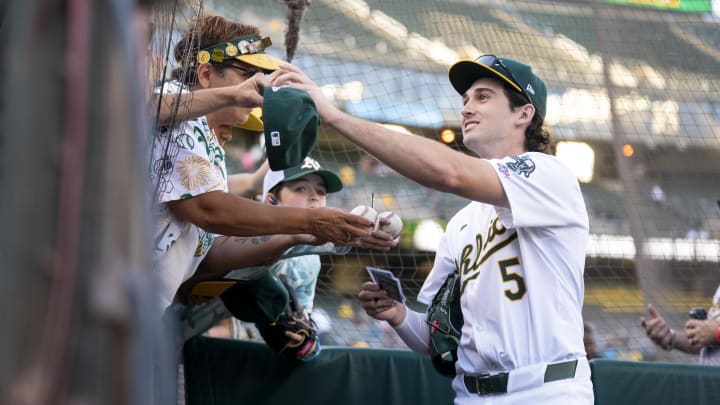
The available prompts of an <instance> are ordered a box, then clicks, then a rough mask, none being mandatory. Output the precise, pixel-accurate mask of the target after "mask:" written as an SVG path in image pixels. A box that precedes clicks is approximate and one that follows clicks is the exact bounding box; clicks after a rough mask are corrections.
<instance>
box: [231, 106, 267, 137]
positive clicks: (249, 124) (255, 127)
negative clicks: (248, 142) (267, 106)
mask: <svg viewBox="0 0 720 405" xmlns="http://www.w3.org/2000/svg"><path fill="white" fill-rule="evenodd" d="M235 126H236V127H237V128H242V129H247V130H248V131H253V132H262V130H263V128H264V125H263V121H262V108H260V107H255V108H253V109H252V111H250V115H248V120H247V121H245V123H244V124H235Z"/></svg>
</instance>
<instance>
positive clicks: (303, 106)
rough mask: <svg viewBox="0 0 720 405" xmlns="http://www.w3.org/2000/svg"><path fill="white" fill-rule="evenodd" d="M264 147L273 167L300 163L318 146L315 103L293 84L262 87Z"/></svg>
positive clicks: (317, 120)
mask: <svg viewBox="0 0 720 405" xmlns="http://www.w3.org/2000/svg"><path fill="white" fill-rule="evenodd" d="M262 111H263V117H262V120H263V125H264V127H265V128H264V137H265V150H266V151H267V157H268V162H269V164H270V169H272V170H285V169H287V168H289V167H292V166H297V165H299V164H301V163H302V162H303V159H305V157H306V156H307V155H308V153H310V151H311V150H312V149H313V148H314V147H315V143H316V142H317V137H318V126H319V123H320V117H319V116H318V112H317V108H316V107H315V102H314V101H313V100H312V98H311V97H310V95H309V94H308V93H307V92H306V91H303V90H299V89H294V88H292V87H268V86H265V87H264V88H263V106H262Z"/></svg>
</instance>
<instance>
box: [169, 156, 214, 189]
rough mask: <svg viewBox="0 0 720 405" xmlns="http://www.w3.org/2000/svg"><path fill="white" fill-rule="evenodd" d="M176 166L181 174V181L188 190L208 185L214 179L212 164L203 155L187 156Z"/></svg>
mask: <svg viewBox="0 0 720 405" xmlns="http://www.w3.org/2000/svg"><path fill="white" fill-rule="evenodd" d="M175 167H176V170H177V172H178V174H179V175H180V183H182V185H183V187H185V188H186V189H188V190H195V189H196V188H198V186H201V185H206V184H208V183H210V182H211V181H212V171H213V169H212V165H211V164H210V162H208V161H207V160H205V159H203V158H201V157H198V156H189V157H186V158H185V159H183V160H181V161H179V162H178V163H177V164H176V165H175Z"/></svg>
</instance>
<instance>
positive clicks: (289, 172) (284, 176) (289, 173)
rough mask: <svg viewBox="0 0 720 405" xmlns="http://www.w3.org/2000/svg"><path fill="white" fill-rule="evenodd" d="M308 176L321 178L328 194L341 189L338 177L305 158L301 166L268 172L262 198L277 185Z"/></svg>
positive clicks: (264, 180) (312, 160)
mask: <svg viewBox="0 0 720 405" xmlns="http://www.w3.org/2000/svg"><path fill="white" fill-rule="evenodd" d="M308 174H317V175H318V176H320V177H322V179H323V181H325V190H326V191H327V192H328V193H336V192H338V191H340V190H342V188H343V184H342V181H341V180H340V177H338V176H337V175H336V174H335V173H333V172H331V171H329V170H324V169H323V168H322V167H320V163H318V162H317V160H315V159H313V158H311V157H306V158H305V159H304V160H303V162H302V164H299V165H297V166H293V167H289V168H287V169H285V170H277V171H276V170H268V172H267V173H265V178H264V179H263V194H262V195H263V198H265V196H267V194H268V193H269V192H270V190H272V189H273V187H275V186H277V185H278V184H280V183H284V182H286V181H291V180H297V179H299V178H301V177H303V176H307V175H308Z"/></svg>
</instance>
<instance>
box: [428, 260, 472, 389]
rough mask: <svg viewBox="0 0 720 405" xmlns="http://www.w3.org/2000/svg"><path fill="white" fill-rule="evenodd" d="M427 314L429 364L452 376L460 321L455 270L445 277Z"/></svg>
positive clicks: (457, 279) (460, 327) (458, 279)
mask: <svg viewBox="0 0 720 405" xmlns="http://www.w3.org/2000/svg"><path fill="white" fill-rule="evenodd" d="M427 314H428V316H427V323H428V324H429V325H430V358H431V359H432V363H433V366H435V369H436V370H437V371H438V372H439V373H440V374H443V375H448V376H454V375H455V362H456V361H457V347H458V343H459V342H460V331H461V329H462V325H463V322H464V320H463V315H462V310H461V308H460V275H459V274H458V273H457V272H453V273H452V274H450V275H449V276H448V278H447V279H446V280H445V282H444V283H443V285H442V286H441V287H440V290H438V292H437V294H436V295H435V298H433V300H432V303H431V304H430V307H429V308H428V313H427Z"/></svg>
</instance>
